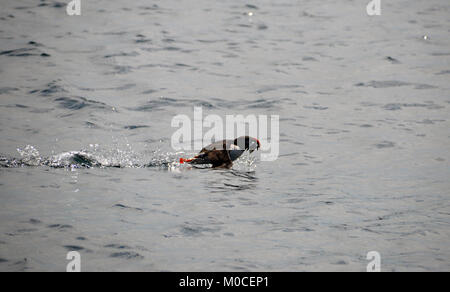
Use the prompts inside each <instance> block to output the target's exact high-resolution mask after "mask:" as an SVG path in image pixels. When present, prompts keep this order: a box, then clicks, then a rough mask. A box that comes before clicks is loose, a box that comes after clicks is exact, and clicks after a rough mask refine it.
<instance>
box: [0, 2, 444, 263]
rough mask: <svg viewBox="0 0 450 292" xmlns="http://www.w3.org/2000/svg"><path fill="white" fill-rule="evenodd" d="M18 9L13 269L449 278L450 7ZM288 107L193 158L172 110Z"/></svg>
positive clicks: (4, 140) (5, 153)
mask: <svg viewBox="0 0 450 292" xmlns="http://www.w3.org/2000/svg"><path fill="white" fill-rule="evenodd" d="M68 2H69V1H68V0H67V1H63V0H60V1H51V0H40V1H37V0H34V1H32V0H2V1H1V3H0V8H1V9H0V137H1V139H0V271H65V270H66V266H67V264H68V263H69V261H68V260H67V259H66V255H67V253H68V252H69V251H78V252H79V253H80V255H81V270H82V271H366V266H367V264H368V263H369V261H368V260H367V258H366V255H367V253H368V252H370V251H377V252H378V253H379V254H380V256H381V270H382V271H450V163H449V162H450V130H449V129H450V3H449V1H447V0H430V1H406V0H396V1H384V0H382V1H381V4H382V6H381V9H382V10H381V15H380V16H368V15H367V13H366V5H367V3H368V2H369V1H368V0H365V1H363V0H358V1H356V0H347V1H331V0H323V1H300V0H299V1H291V0H281V1H268V0H260V1H251V2H249V1H238V0H229V1H211V0H196V1H187V0H179V1H175V0H164V1H162V0H161V1H144V0H134V1H117V0H98V1H85V0H81V16H68V15H67V14H66V5H67V3H68ZM195 106H201V107H202V109H203V114H204V116H206V115H210V114H215V115H218V116H220V117H223V118H225V116H226V115H238V114H242V115H269V116H270V115H279V117H280V125H279V131H280V144H279V149H280V153H279V157H278V159H277V160H275V161H262V160H261V159H260V157H259V156H258V154H257V155H255V154H252V155H245V157H243V158H242V159H240V161H238V163H236V164H235V166H234V167H233V169H231V170H224V169H221V170H213V169H210V168H207V167H204V168H192V167H189V166H186V165H180V164H179V163H178V162H177V161H178V159H179V158H180V157H189V156H190V155H192V154H193V153H195V152H196V151H195V150H192V151H191V152H182V151H177V150H174V149H173V148H172V147H171V137H172V135H173V133H174V132H175V130H176V128H173V127H171V121H172V119H173V117H175V116H176V115H179V114H185V115H187V116H189V117H193V112H194V107H195Z"/></svg>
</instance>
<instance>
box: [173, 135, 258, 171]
mask: <svg viewBox="0 0 450 292" xmlns="http://www.w3.org/2000/svg"><path fill="white" fill-rule="evenodd" d="M259 147H261V143H260V142H259V140H258V139H256V138H253V137H249V136H242V137H239V138H236V139H234V140H222V141H219V142H215V143H212V144H210V145H208V146H206V147H204V148H203V149H202V150H201V151H200V153H199V154H198V155H197V156H195V157H194V158H192V159H185V158H180V163H181V164H182V163H185V162H186V163H190V164H212V166H213V168H231V167H232V166H233V161H235V160H236V159H238V158H239V157H240V156H241V155H242V154H243V153H244V152H245V151H247V150H248V151H249V152H250V153H252V152H253V151H255V150H258V149H259Z"/></svg>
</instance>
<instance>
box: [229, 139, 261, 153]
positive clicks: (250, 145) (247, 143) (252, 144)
mask: <svg viewBox="0 0 450 292" xmlns="http://www.w3.org/2000/svg"><path fill="white" fill-rule="evenodd" d="M233 144H234V145H237V146H238V147H239V148H241V149H245V150H249V151H250V153H252V152H253V151H255V150H258V149H259V148H260V147H261V143H260V142H259V140H258V139H256V138H253V137H250V136H242V137H239V138H236V139H234V142H233Z"/></svg>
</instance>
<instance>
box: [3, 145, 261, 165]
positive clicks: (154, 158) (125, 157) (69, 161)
mask: <svg viewBox="0 0 450 292" xmlns="http://www.w3.org/2000/svg"><path fill="white" fill-rule="evenodd" d="M127 146H128V149H126V150H122V149H120V148H118V147H117V148H104V147H100V146H99V145H98V144H91V145H89V149H88V150H81V151H68V152H63V153H59V154H56V155H52V156H50V157H43V156H41V155H40V153H39V151H38V150H37V149H36V148H35V147H34V146H32V145H27V146H25V147H24V148H18V149H17V151H18V153H19V155H20V158H10V157H7V156H1V155H0V167H5V168H11V167H26V166H48V167H52V168H68V169H71V170H74V169H77V168H93V167H95V168H109V167H115V168H148V167H157V168H162V169H166V170H169V171H179V170H182V169H190V168H203V167H202V166H192V165H189V164H180V163H179V159H180V157H191V156H194V155H195V154H193V153H185V152H166V151H163V150H162V149H161V148H158V149H156V150H153V151H151V153H150V154H149V155H145V156H144V155H142V154H137V153H136V152H134V151H133V150H132V149H131V146H130V145H128V144H127ZM255 162H256V157H255V156H254V155H250V154H249V153H248V152H246V153H244V154H243V155H242V156H241V158H239V159H238V160H237V161H235V162H234V166H233V169H235V170H237V171H246V172H249V171H250V172H251V171H254V170H255V169H256V165H255Z"/></svg>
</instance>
